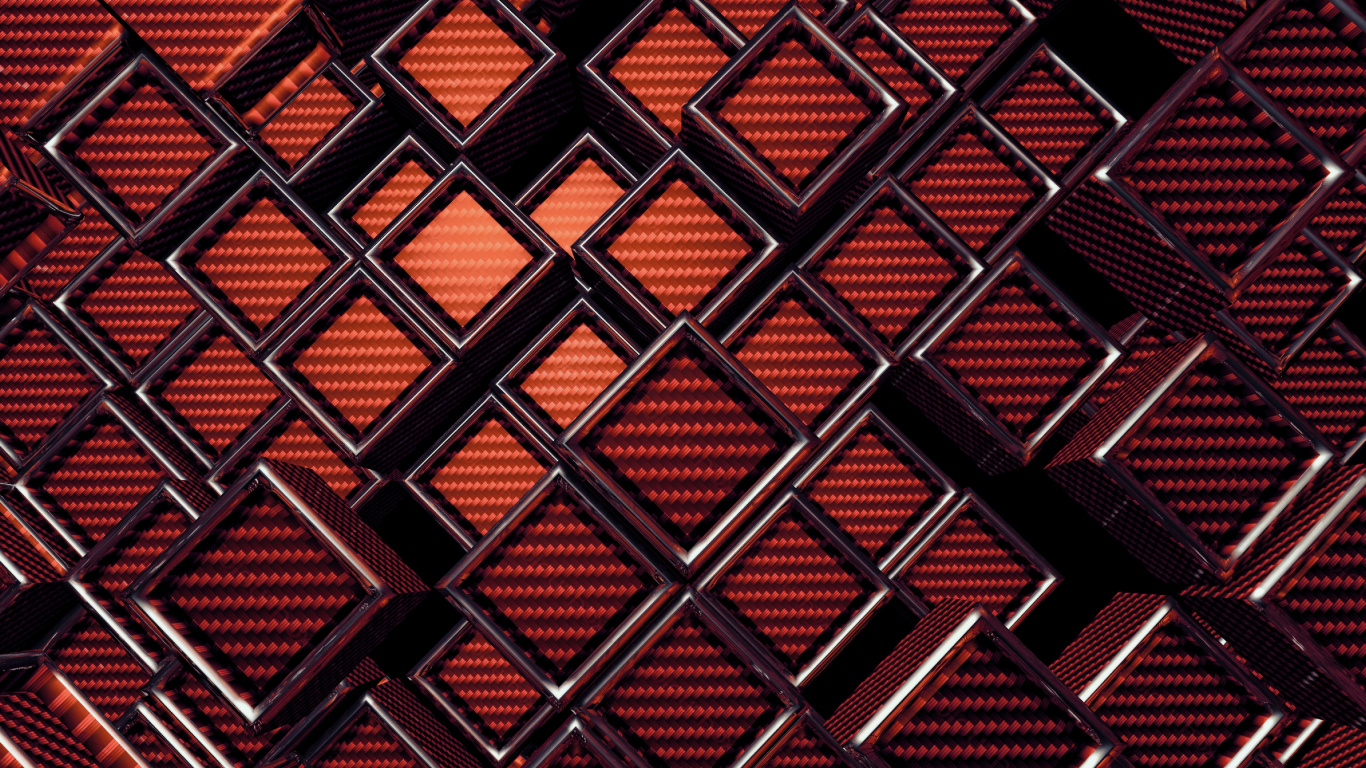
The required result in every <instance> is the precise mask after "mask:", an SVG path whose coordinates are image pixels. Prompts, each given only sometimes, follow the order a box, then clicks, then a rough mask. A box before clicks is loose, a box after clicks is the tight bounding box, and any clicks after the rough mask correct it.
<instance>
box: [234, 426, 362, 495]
mask: <svg viewBox="0 0 1366 768" xmlns="http://www.w3.org/2000/svg"><path fill="white" fill-rule="evenodd" d="M276 430H282V431H279V432H278V433H277V432H276ZM266 441H267V443H268V445H267V447H266V448H265V450H264V451H261V453H260V455H261V457H262V458H266V459H275V460H276V461H283V462H286V463H289V464H298V465H299V466H301V467H308V468H309V469H311V470H313V471H314V472H317V473H318V476H319V477H321V478H322V479H323V480H324V481H325V482H326V483H327V485H328V487H330V488H331V489H332V490H333V491H336V493H337V495H338V496H341V497H342V498H347V497H349V496H350V495H351V494H352V493H353V492H354V491H355V490H356V489H357V488H358V487H360V486H361V484H363V483H366V482H368V481H369V480H370V478H369V477H368V476H366V474H365V473H364V471H363V470H361V469H359V468H358V467H356V466H354V465H353V464H351V463H350V462H348V461H347V460H346V459H344V458H342V456H341V454H340V453H338V451H337V449H336V448H333V447H332V446H330V445H328V443H327V442H326V441H325V440H324V439H323V438H322V436H321V433H320V432H318V431H317V430H316V428H315V427H313V426H312V424H311V422H309V420H308V417H306V416H304V415H303V414H301V413H292V414H289V415H287V416H286V418H284V419H282V420H281V421H280V422H279V423H277V424H276V426H275V429H272V430H270V435H269V436H268V437H267V438H266ZM258 447H259V446H258Z"/></svg>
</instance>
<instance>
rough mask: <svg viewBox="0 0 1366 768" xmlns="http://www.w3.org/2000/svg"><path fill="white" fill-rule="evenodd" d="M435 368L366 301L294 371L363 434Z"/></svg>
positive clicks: (307, 353)
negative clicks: (411, 387) (418, 380)
mask: <svg viewBox="0 0 1366 768" xmlns="http://www.w3.org/2000/svg"><path fill="white" fill-rule="evenodd" d="M430 365H431V361H430V360H428V359H427V356H426V355H425V354H424V353H423V351H422V350H421V349H419V348H418V347H417V346H416V345H415V344H413V342H411V341H409V339H408V337H407V336H405V335H404V334H403V332H402V331H400V330H399V329H398V327H397V326H395V325H394V324H393V322H392V321H391V320H389V318H388V317H386V316H385V315H384V313H383V312H381V311H380V310H379V308H378V307H376V306H375V305H374V303H373V302H371V301H370V300H369V299H368V298H366V297H364V296H362V297H361V298H359V299H357V300H356V301H355V303H353V304H352V305H351V306H350V307H348V308H347V309H346V311H345V312H344V313H342V314H341V315H340V316H338V317H337V318H336V319H335V320H334V321H333V323H332V324H331V325H330V326H328V327H327V329H326V330H325V331H323V332H322V334H321V335H320V336H319V337H318V338H316V339H314V340H313V342H312V343H311V344H309V345H308V348H307V349H305V350H304V351H303V353H302V354H301V355H299V358H298V359H297V360H295V361H294V369H295V370H297V371H298V372H299V373H301V374H303V376H304V378H306V379H308V381H309V383H310V384H312V385H313V386H315V387H317V388H318V391H319V392H321V393H322V395H323V397H325V398H327V401H328V402H329V403H331V404H332V405H333V406H335V407H336V408H337V410H338V411H340V412H341V414H342V416H344V417H345V418H346V420H347V421H348V422H349V423H350V424H351V425H352V426H353V427H354V428H355V429H357V430H358V431H361V432H364V431H365V430H366V429H367V428H369V426H370V425H371V424H372V423H374V421H375V420H376V419H378V418H379V417H380V416H381V415H383V414H384V413H385V411H386V410H387V409H388V408H389V406H390V404H391V403H392V402H393V401H394V399H395V398H397V397H398V396H399V395H400V394H402V393H403V391H404V390H405V389H406V388H407V387H408V386H409V385H411V384H412V383H413V382H414V381H417V379H418V377H420V376H421V375H422V374H423V372H424V371H426V370H427V368H428V367H429V366H430Z"/></svg>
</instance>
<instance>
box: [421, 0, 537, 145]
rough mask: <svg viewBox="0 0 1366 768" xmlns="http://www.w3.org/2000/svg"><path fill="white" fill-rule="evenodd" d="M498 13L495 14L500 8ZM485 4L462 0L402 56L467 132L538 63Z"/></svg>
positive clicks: (422, 83) (427, 88) (429, 90)
mask: <svg viewBox="0 0 1366 768" xmlns="http://www.w3.org/2000/svg"><path fill="white" fill-rule="evenodd" d="M495 13H496V12H495ZM500 20H501V19H498V20H495V15H494V14H490V13H489V12H488V11H486V10H485V9H484V7H483V4H482V3H478V2H476V1H475V0H458V2H456V3H455V5H454V7H452V8H451V9H450V10H449V11H448V12H447V13H446V14H445V15H444V16H442V17H441V19H440V20H439V21H437V22H436V25H435V26H434V27H432V28H431V29H429V30H428V31H427V32H425V33H424V34H422V36H421V39H420V40H418V41H417V43H416V44H415V45H413V46H412V47H410V48H409V49H408V50H406V51H405V52H404V53H403V54H402V56H400V57H399V64H400V65H401V66H402V67H403V69H404V71H405V72H407V73H408V74H409V76H410V77H412V79H413V80H414V81H416V82H417V83H419V84H420V85H421V86H422V87H423V88H424V89H426V91H427V92H428V93H430V94H431V95H432V97H433V98H435V99H436V101H437V103H438V104H440V105H441V106H442V107H443V108H444V109H445V111H446V113H447V114H448V115H449V116H450V117H451V118H453V119H454V120H455V122H456V124H457V127H458V128H460V129H462V130H468V129H469V127H470V126H471V125H473V124H474V123H475V122H476V121H477V120H478V119H479V116H480V115H482V114H483V113H484V111H485V110H487V109H488V108H489V106H490V105H491V104H493V103H494V102H495V101H496V100H497V99H498V97H499V96H501V95H502V94H503V92H504V91H506V90H507V89H508V88H509V87H510V86H511V85H512V84H513V83H515V82H516V81H517V79H518V78H519V77H521V75H522V73H523V72H525V71H526V70H527V69H528V68H529V67H531V65H532V64H533V63H534V62H533V60H532V57H531V56H529V55H527V52H526V51H525V50H523V49H522V46H521V45H519V44H518V42H517V41H516V40H515V39H513V38H512V37H511V36H510V35H509V34H508V33H507V32H506V31H505V30H504V29H503V28H502V27H501V26H500V25H499V24H498V21H500Z"/></svg>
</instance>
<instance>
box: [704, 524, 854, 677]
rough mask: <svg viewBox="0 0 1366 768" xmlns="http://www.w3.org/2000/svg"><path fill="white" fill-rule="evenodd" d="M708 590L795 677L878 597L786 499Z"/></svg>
mask: <svg viewBox="0 0 1366 768" xmlns="http://www.w3.org/2000/svg"><path fill="white" fill-rule="evenodd" d="M784 507H785V508H784V509H783V510H782V511H780V512H779V514H777V515H776V517H773V518H771V519H766V520H765V522H763V523H761V525H763V526H764V530H763V532H762V533H761V534H760V535H758V536H757V537H755V538H753V539H751V540H748V541H745V542H743V544H742V545H741V546H743V547H744V551H743V552H742V553H741V554H739V555H738V556H736V557H734V558H732V559H731V560H730V561H729V563H728V564H727V566H726V567H725V569H724V570H723V571H721V572H720V573H719V574H718V575H717V576H716V578H715V580H714V581H712V582H711V583H710V584H709V585H708V587H707V590H708V591H709V592H710V593H711V594H713V595H715V596H716V597H717V598H718V599H719V600H720V602H721V603H722V605H724V606H726V608H728V609H729V610H730V611H731V612H732V613H733V614H734V615H735V616H736V617H737V618H738V619H739V620H740V622H741V623H742V624H743V625H744V626H745V628H746V629H748V630H749V631H750V632H751V634H753V635H754V636H755V637H756V638H757V639H758V640H759V641H760V642H761V643H762V644H763V645H764V646H765V647H766V648H768V649H769V650H770V651H771V652H772V653H773V655H774V657H775V658H777V659H778V660H779V661H780V662H781V663H782V664H783V665H785V666H786V667H787V669H788V670H789V671H790V672H792V673H794V674H795V673H799V672H802V671H803V669H804V668H805V667H807V666H808V665H810V664H811V663H812V662H813V661H814V660H815V659H816V658H817V657H818V656H819V655H821V654H822V652H823V651H824V650H825V649H826V647H827V646H828V645H829V644H830V643H831V641H832V640H833V639H834V638H835V636H836V635H837V634H838V633H839V632H840V631H841V630H843V629H845V628H846V625H848V624H849V623H850V622H851V621H852V620H853V619H854V617H855V615H856V614H857V613H858V612H859V610H860V609H862V608H864V607H865V606H866V605H867V604H868V601H869V600H870V598H871V597H872V596H873V595H874V593H876V592H878V591H879V585H878V584H875V583H874V582H873V581H872V579H870V578H869V577H868V575H867V574H866V573H864V572H863V571H861V570H860V569H859V568H858V567H856V566H855V565H854V564H853V563H852V562H851V561H850V560H849V558H848V557H847V556H845V555H844V554H842V553H841V552H840V551H839V549H838V548H837V547H835V546H834V545H833V544H831V543H830V541H829V540H828V539H827V538H826V537H825V535H824V534H823V533H822V532H821V530H820V529H819V528H818V527H817V526H816V525H815V524H814V523H813V522H812V521H811V520H809V519H808V518H807V517H806V516H805V515H804V514H803V512H802V511H801V510H800V509H799V508H798V503H797V502H795V501H788V502H787V503H786V504H784Z"/></svg>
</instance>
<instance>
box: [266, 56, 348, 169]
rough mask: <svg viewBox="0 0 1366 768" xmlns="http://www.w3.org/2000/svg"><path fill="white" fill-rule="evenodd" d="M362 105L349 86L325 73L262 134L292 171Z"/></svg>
mask: <svg viewBox="0 0 1366 768" xmlns="http://www.w3.org/2000/svg"><path fill="white" fill-rule="evenodd" d="M358 106H359V105H358V104H357V103H356V100H355V97H354V96H352V95H350V93H349V90H348V89H345V88H342V87H338V85H337V84H336V83H335V82H333V80H332V78H331V77H329V76H328V75H326V74H322V75H319V76H317V77H314V78H313V79H312V80H310V81H309V82H308V84H307V85H305V86H304V87H303V89H302V90H300V91H299V92H298V93H297V94H295V96H294V98H293V99H291V100H290V102H289V103H288V104H286V105H285V106H284V107H283V108H282V109H281V110H280V111H279V112H276V113H275V115H274V116H273V117H271V118H270V122H268V123H266V124H265V126H264V127H262V128H261V131H260V137H261V139H262V140H263V141H264V142H265V143H266V145H267V146H269V147H270V148H271V149H272V150H274V151H275V154H276V155H278V156H279V158H280V159H281V160H283V161H284V167H285V169H286V170H288V169H290V168H293V167H294V166H295V165H297V164H298V163H299V161H301V160H303V159H304V158H305V157H308V155H310V154H312V152H313V149H314V147H316V146H318V145H319V144H321V143H322V141H323V140H324V139H326V138H327V137H328V136H331V135H332V133H333V132H334V131H336V130H337V128H338V127H340V126H341V124H342V122H343V121H345V120H346V118H347V117H348V116H350V115H351V113H353V112H355V111H356V109H357V107H358Z"/></svg>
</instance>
